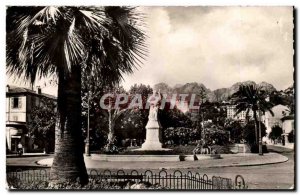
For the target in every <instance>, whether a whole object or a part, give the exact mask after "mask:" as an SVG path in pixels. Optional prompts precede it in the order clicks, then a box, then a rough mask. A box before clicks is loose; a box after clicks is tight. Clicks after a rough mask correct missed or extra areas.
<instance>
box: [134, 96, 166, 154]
mask: <svg viewBox="0 0 300 195" xmlns="http://www.w3.org/2000/svg"><path fill="white" fill-rule="evenodd" d="M160 101H161V94H160V92H158V96H157V93H156V92H155V91H154V92H153V95H152V96H151V97H150V98H149V99H148V102H147V103H148V104H150V109H149V116H148V123H147V125H146V140H145V142H144V143H143V144H142V147H141V148H139V149H135V150H137V151H142V150H148V151H149V150H151V151H154V150H155V151H166V150H171V149H167V148H163V147H162V143H161V125H160V122H159V120H158V110H159V106H160Z"/></svg>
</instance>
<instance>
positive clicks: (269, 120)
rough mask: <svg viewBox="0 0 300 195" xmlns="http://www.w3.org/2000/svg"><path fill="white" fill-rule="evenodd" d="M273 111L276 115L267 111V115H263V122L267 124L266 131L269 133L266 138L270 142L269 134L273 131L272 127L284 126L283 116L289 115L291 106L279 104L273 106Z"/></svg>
mask: <svg viewBox="0 0 300 195" xmlns="http://www.w3.org/2000/svg"><path fill="white" fill-rule="evenodd" d="M272 111H273V113H274V116H272V114H271V113H270V112H266V113H265V115H263V116H262V122H263V123H264V124H265V126H266V132H267V135H266V137H265V138H264V140H265V141H267V142H270V140H269V138H268V136H269V134H270V132H271V131H272V127H274V126H276V125H277V126H279V127H282V120H281V119H282V118H283V117H284V116H287V115H289V113H290V112H289V108H288V107H287V106H283V105H277V106H274V107H273V108H272Z"/></svg>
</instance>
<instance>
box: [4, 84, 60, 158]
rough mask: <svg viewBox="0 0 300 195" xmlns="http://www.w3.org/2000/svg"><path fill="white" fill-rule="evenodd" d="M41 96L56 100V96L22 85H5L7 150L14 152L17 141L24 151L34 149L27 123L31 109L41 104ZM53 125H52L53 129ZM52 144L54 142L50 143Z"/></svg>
mask: <svg viewBox="0 0 300 195" xmlns="http://www.w3.org/2000/svg"><path fill="white" fill-rule="evenodd" d="M41 98H47V99H49V100H51V101H55V102H56V97H55V96H52V95H48V94H44V93H42V91H41V88H39V87H38V88H37V90H36V91H34V90H30V89H27V88H22V87H15V86H9V85H7V86H6V147H7V150H8V152H16V151H17V145H18V143H21V144H22V145H23V148H24V151H25V152H27V151H32V150H33V149H34V144H33V139H32V137H31V136H30V135H29V134H28V132H29V131H28V129H27V124H28V122H30V120H32V119H31V118H32V117H31V111H32V109H33V108H34V107H35V106H38V105H40V104H41ZM54 128H55V126H53V130H54ZM52 145H53V146H54V143H52Z"/></svg>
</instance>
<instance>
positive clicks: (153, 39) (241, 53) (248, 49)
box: [8, 7, 293, 94]
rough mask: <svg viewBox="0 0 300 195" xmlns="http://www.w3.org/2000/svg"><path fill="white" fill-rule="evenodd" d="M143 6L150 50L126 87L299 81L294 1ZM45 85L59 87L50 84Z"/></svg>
mask: <svg viewBox="0 0 300 195" xmlns="http://www.w3.org/2000/svg"><path fill="white" fill-rule="evenodd" d="M140 9H141V11H143V12H145V13H146V15H147V19H146V22H147V25H148V27H147V35H148V36H149V38H148V40H147V42H148V45H149V54H148V57H147V59H146V60H145V61H144V64H143V65H141V67H140V68H138V70H136V71H135V72H134V73H133V74H131V75H125V76H124V78H125V81H124V82H123V85H124V87H125V88H126V89H128V88H129V87H130V86H131V85H133V84H134V83H143V84H150V85H151V86H153V85H154V84H156V83H158V82H166V83H167V84H169V85H170V86H174V85H175V84H184V83H187V82H198V83H203V84H205V86H206V87H208V88H210V89H212V90H214V89H217V88H222V87H230V86H231V85H232V84H234V83H235V82H239V81H246V80H253V81H255V82H261V81H266V82H269V83H271V84H273V85H274V86H275V87H276V88H277V89H278V90H280V89H285V88H287V87H288V86H290V85H291V84H292V82H293V9H292V7H142V8H140ZM8 83H10V84H11V83H12V79H11V78H10V79H9V81H8ZM18 84H19V83H18ZM38 84H39V83H38ZM44 91H47V92H49V93H52V94H53V93H54V92H53V87H49V86H48V87H46V88H45V90H44Z"/></svg>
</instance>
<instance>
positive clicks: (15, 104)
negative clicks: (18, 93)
mask: <svg viewBox="0 0 300 195" xmlns="http://www.w3.org/2000/svg"><path fill="white" fill-rule="evenodd" d="M12 108H21V101H20V98H19V97H13V98H12Z"/></svg>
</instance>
